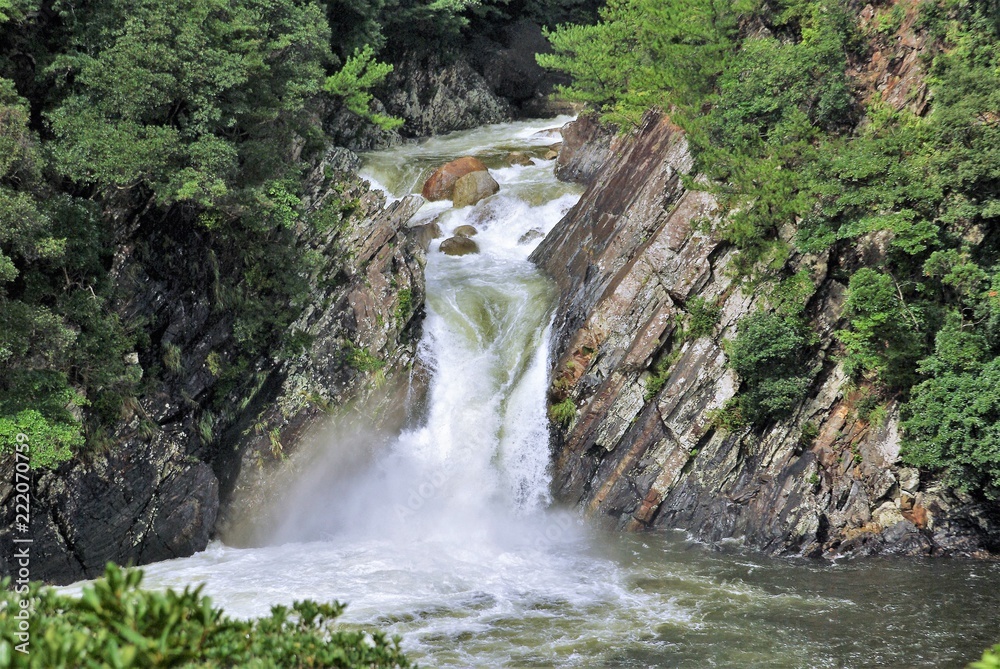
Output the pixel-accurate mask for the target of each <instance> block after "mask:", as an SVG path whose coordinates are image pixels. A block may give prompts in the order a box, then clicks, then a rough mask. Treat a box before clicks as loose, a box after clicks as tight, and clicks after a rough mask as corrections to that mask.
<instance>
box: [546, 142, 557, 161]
mask: <svg viewBox="0 0 1000 669" xmlns="http://www.w3.org/2000/svg"><path fill="white" fill-rule="evenodd" d="M561 148H562V142H558V143H556V144H553V145H552V146H550V147H549V148H548V150H547V151H546V152H545V153H544V154H543V155H542V158H544V159H545V160H555V159H556V158H558V157H559V149H561Z"/></svg>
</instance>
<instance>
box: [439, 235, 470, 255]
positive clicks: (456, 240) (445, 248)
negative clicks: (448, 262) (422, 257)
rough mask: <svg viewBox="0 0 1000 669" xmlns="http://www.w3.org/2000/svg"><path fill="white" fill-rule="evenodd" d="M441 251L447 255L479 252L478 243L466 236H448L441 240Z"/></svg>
mask: <svg viewBox="0 0 1000 669" xmlns="http://www.w3.org/2000/svg"><path fill="white" fill-rule="evenodd" d="M441 253H444V254H445V255H449V256H465V255H469V254H470V253H479V244H476V243H475V242H474V241H472V240H471V239H469V238H468V237H449V238H448V239H446V240H444V241H443V242H441Z"/></svg>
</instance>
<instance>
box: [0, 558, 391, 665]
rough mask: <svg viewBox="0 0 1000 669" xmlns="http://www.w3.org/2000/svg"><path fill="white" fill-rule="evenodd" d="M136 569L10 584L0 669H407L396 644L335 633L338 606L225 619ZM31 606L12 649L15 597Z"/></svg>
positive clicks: (2, 609)
mask: <svg viewBox="0 0 1000 669" xmlns="http://www.w3.org/2000/svg"><path fill="white" fill-rule="evenodd" d="M141 581H142V572H141V571H137V570H132V571H122V570H120V569H119V568H118V567H115V566H114V565H111V564H109V565H108V567H107V569H106V571H105V574H104V577H103V578H99V579H97V580H96V581H94V583H93V584H91V585H88V586H85V587H84V589H83V592H82V594H81V595H80V596H79V597H69V596H66V595H62V594H60V593H58V592H57V591H56V590H54V589H52V588H48V587H44V586H42V585H41V584H39V583H33V584H31V585H30V587H28V588H26V590H27V592H24V593H20V592H14V591H12V590H10V589H9V588H10V580H9V579H7V580H5V581H4V583H3V586H4V587H3V592H2V594H0V665H3V666H11V667H39V668H41V667H44V668H45V669H63V668H66V669H68V668H70V667H123V668H124V667H191V668H193V667H209V666H212V667H216V666H226V667H237V666H238V667H251V668H259V669H272V668H273V669H278V668H279V667H317V668H319V667H324V668H325V667H338V668H344V669H348V668H350V669H353V668H358V669H360V668H361V667H365V668H372V667H380V668H383V667H385V668H390V667H408V666H410V664H409V661H408V660H407V659H406V657H405V656H404V655H403V654H402V652H401V651H400V649H399V639H398V638H393V639H388V638H386V637H385V635H384V634H382V633H381V632H367V631H363V630H349V629H343V628H340V627H338V626H337V625H336V624H335V621H336V619H337V618H338V617H339V616H340V614H341V613H342V612H343V610H344V607H343V606H342V605H340V604H338V603H336V602H335V603H332V604H317V603H315V602H312V601H308V600H306V601H301V602H295V603H294V604H293V605H292V606H291V607H290V608H288V607H284V606H275V607H273V608H272V609H271V614H270V615H269V616H265V617H262V618H257V619H253V620H238V619H234V618H230V617H229V616H226V615H225V613H224V612H223V611H222V609H220V608H217V607H215V606H213V605H212V602H211V600H210V599H209V598H208V597H204V596H202V594H201V586H199V587H198V588H195V589H191V588H185V589H184V591H183V592H176V591H174V590H167V591H166V592H150V591H145V590H141V589H140V585H141ZM22 599H25V600H29V601H31V602H32V604H33V611H32V612H31V614H30V616H28V617H27V619H28V621H29V622H28V624H29V634H30V638H31V644H30V653H29V654H24V653H21V652H18V651H17V650H15V649H16V647H17V646H18V644H20V643H21V639H20V638H19V637H18V636H17V634H18V631H19V627H18V623H19V620H18V618H17V612H18V611H20V610H21V609H20V601H21V600H22Z"/></svg>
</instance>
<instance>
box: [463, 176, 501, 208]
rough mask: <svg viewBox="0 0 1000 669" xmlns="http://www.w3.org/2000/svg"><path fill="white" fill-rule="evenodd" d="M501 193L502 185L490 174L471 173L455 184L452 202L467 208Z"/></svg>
mask: <svg viewBox="0 0 1000 669" xmlns="http://www.w3.org/2000/svg"><path fill="white" fill-rule="evenodd" d="M499 191H500V184H498V183H497V182H496V179H494V178H493V177H492V176H490V173H489V172H486V171H483V172H470V173H469V174H466V175H465V176H463V177H462V178H460V179H459V180H458V181H456V182H455V187H454V189H453V191H452V194H451V201H452V202H453V203H454V204H455V206H456V207H467V206H469V205H472V204H476V203H477V202H479V201H480V200H483V199H485V198H488V197H489V196H490V195H493V194H494V193H498V192H499Z"/></svg>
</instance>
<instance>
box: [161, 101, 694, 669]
mask: <svg viewBox="0 0 1000 669" xmlns="http://www.w3.org/2000/svg"><path fill="white" fill-rule="evenodd" d="M566 120H567V119H557V120H554V121H553V120H550V121H548V122H540V123H538V122H536V123H520V124H509V125H504V126H493V127H491V128H488V129H482V130H478V131H472V132H467V133H458V134H455V135H451V136H448V137H444V138H437V139H433V140H430V141H426V142H423V143H420V144H414V145H408V146H404V147H401V148H397V149H394V150H392V151H388V152H384V153H379V154H373V155H370V156H368V157H367V160H366V166H365V171H364V172H363V174H364V175H365V176H366V178H369V179H370V180H371V181H372V182H373V184H376V185H378V186H379V187H381V188H383V189H385V190H386V191H387V194H389V195H390V196H391V197H401V196H403V195H405V194H407V193H409V192H414V191H419V189H420V186H421V185H422V183H423V180H424V179H425V178H426V177H427V176H428V175H429V172H430V171H431V170H432V169H433V168H434V167H437V166H439V165H440V164H443V163H444V162H447V161H448V160H451V159H453V158H455V157H458V156H461V155H476V156H478V157H480V158H481V159H483V160H484V161H485V162H487V164H488V165H490V167H491V173H492V174H493V176H494V178H496V179H497V181H498V182H499V183H500V187H501V190H500V193H499V194H498V195H496V196H494V197H492V198H489V199H488V200H485V201H483V202H481V203H479V204H478V205H476V206H474V207H466V208H463V209H454V208H452V206H451V203H450V202H447V201H446V202H438V203H427V204H425V205H424V207H423V208H422V209H421V210H420V212H418V214H417V215H416V216H415V218H414V220H413V221H412V222H411V225H416V224H420V223H422V222H427V221H430V220H436V221H437V222H438V224H439V225H440V226H441V228H442V229H443V231H444V237H442V239H444V238H446V237H448V236H450V235H451V233H452V232H453V231H454V229H455V228H456V227H458V226H459V225H467V224H471V225H473V226H475V227H476V228H477V230H478V231H479V233H478V234H477V235H476V237H475V238H474V239H475V241H476V243H477V244H478V245H479V247H480V253H478V254H474V255H467V256H463V257H450V256H446V255H444V254H442V253H440V252H439V251H438V246H439V244H440V242H441V239H439V240H436V241H435V242H434V243H432V245H431V248H430V250H429V253H428V263H427V268H426V280H427V317H426V321H425V324H424V336H423V340H422V342H421V346H420V355H421V357H422V359H423V361H424V362H425V363H426V364H428V366H429V367H430V369H431V370H432V379H431V385H430V400H429V413H428V415H427V417H426V420H425V421H424V422H423V423H422V424H421V425H420V426H418V427H415V428H413V429H410V430H407V431H405V432H404V433H403V434H402V435H401V436H400V437H399V438H398V440H397V441H396V442H395V443H393V444H391V445H390V446H389V447H388V448H387V449H385V451H384V452H383V453H381V454H379V455H377V456H376V457H375V459H374V461H373V462H372V463H371V465H370V466H369V467H368V468H367V469H366V470H364V471H361V472H357V473H355V474H354V475H352V476H351V477H350V478H349V479H347V480H344V479H343V478H342V479H340V480H338V479H337V476H336V472H334V471H330V472H328V474H329V475H330V479H331V485H332V484H334V483H335V484H336V487H337V490H336V492H335V494H332V495H323V496H322V500H321V501H320V500H317V499H316V496H315V494H314V493H312V492H307V493H305V494H303V495H302V497H303V499H301V500H299V501H296V502H294V503H293V504H291V505H290V511H289V515H288V517H287V518H286V522H285V524H284V525H283V526H282V527H279V528H277V529H276V533H275V536H276V538H278V539H279V540H284V541H288V543H281V544H279V545H273V546H266V547H261V548H252V549H234V548H229V547H226V546H223V545H221V544H216V545H213V546H212V547H210V548H209V550H207V551H205V552H204V553H201V554H199V555H196V556H194V557H192V558H188V559H183V560H174V561H170V562H166V563H161V564H158V565H153V566H150V567H147V584H150V585H155V586H159V587H162V586H182V585H185V584H189V583H193V582H205V583H207V592H208V593H209V594H210V595H212V596H213V597H214V598H215V599H216V600H217V601H218V602H220V603H221V604H223V605H224V606H225V608H226V610H227V612H229V613H231V614H233V615H239V616H254V615H260V614H263V613H265V612H267V611H268V609H269V607H270V606H271V605H272V604H274V603H276V602H289V601H291V600H293V599H296V598H306V597H309V598H313V599H320V600H328V599H337V600H340V601H344V602H347V603H349V606H348V609H347V613H346V614H345V616H344V620H345V621H347V622H351V623H359V624H365V625H376V626H378V627H380V628H382V629H386V630H387V631H389V632H391V633H399V634H402V635H403V637H404V646H405V647H406V648H407V649H409V650H411V651H413V652H415V654H416V655H417V656H418V657H424V658H425V659H426V658H432V660H431V663H432V664H434V665H438V666H442V665H453V666H469V665H472V664H478V665H481V666H495V665H496V664H497V663H501V662H507V661H511V660H513V658H515V657H518V656H520V657H521V658H522V660H523V661H528V662H529V663H530V662H532V661H537V662H542V663H545V662H546V660H545V659H544V658H553V657H561V658H563V661H571V658H573V657H574V656H577V655H579V657H578V661H579V662H580V663H586V660H587V657H588V654H587V648H588V647H590V646H591V645H592V644H594V643H603V644H606V645H609V646H610V645H612V644H613V639H614V637H615V636H617V635H621V634H630V633H632V631H634V630H633V629H630V628H634V626H635V624H636V620H635V619H632V620H627V619H619V620H615V619H613V618H611V619H609V618H608V615H609V614H610V612H612V611H616V610H631V611H632V612H633V614H641V615H643V616H646V617H648V618H652V619H654V620H655V619H658V620H665V619H678V620H679V619H682V618H683V613H681V612H680V611H678V610H677V609H676V607H674V606H673V605H672V604H671V603H670V602H669V601H666V600H650V601H648V602H642V601H639V600H637V599H636V597H635V594H634V593H632V592H630V591H629V589H628V588H627V587H626V586H625V585H624V584H623V583H622V582H620V581H621V577H620V574H619V573H618V570H616V568H615V566H614V564H613V563H612V562H610V561H607V560H604V559H599V558H595V557H593V556H590V555H588V551H587V549H586V546H587V544H588V538H587V533H586V531H585V530H584V528H583V526H582V524H581V522H580V521H579V519H578V518H577V517H576V515H575V514H572V513H569V512H555V511H549V510H547V507H548V505H549V502H550V498H549V489H548V488H549V472H548V465H549V445H548V442H549V438H548V420H547V417H546V401H545V397H546V389H547V385H548V382H547V375H548V367H549V364H548V354H547V352H548V348H549V347H548V337H549V325H550V321H551V316H552V311H553V302H554V291H553V288H552V286H551V283H550V281H549V280H548V279H546V278H545V277H544V276H542V275H541V273H540V272H539V271H538V269H537V268H536V267H535V266H534V265H532V264H531V263H529V262H528V260H527V258H528V255H529V254H530V252H531V251H532V250H533V249H534V247H535V246H537V244H538V243H539V241H540V238H541V235H542V234H544V233H547V232H548V231H549V230H550V229H551V228H552V227H553V226H554V225H555V224H556V223H557V222H558V221H559V219H560V218H562V216H563V215H564V214H565V213H566V212H567V211H568V210H569V209H570V207H572V206H573V204H575V203H576V201H577V199H578V198H579V195H580V189H579V187H577V186H574V185H569V184H563V183H560V182H558V181H556V179H555V178H554V175H553V161H551V160H543V159H541V158H540V157H536V158H535V163H536V164H535V165H532V166H506V165H505V164H504V162H502V161H503V158H504V157H505V156H506V154H507V153H508V151H510V150H513V149H519V150H526V151H530V152H533V153H535V154H536V156H537V155H540V154H544V151H545V147H546V146H548V145H551V144H553V143H554V142H556V141H558V140H559V137H558V136H557V135H553V133H552V132H551V131H550V132H544V131H545V130H546V129H549V130H551V129H553V128H558V127H559V126H560V125H561V124H562V123H564V122H565V121H566ZM526 234H528V235H530V237H531V238H530V240H529V239H522V238H523V236H524V235H526ZM330 447H331V448H334V449H339V448H343V447H344V445H343V444H331V445H330ZM310 476H311V478H313V479H315V478H316V477H317V473H316V472H312V473H311V475H310ZM322 476H323V474H322V473H320V474H319V478H320V479H321V480H322ZM289 494H290V495H291V496H293V497H294V496H295V495H296V493H295V491H291V492H290V493H289ZM304 537H305V538H312V539H314V540H313V541H309V542H301V541H296V539H301V538H304ZM317 538H320V539H321V540H315V539H317ZM526 626H527V627H537V628H538V630H539V631H541V630H546V631H545V632H544V634H543V635H541V636H535V635H529V636H528V638H527V639H525V642H527V643H524V642H522V643H520V644H519V643H518V642H517V641H515V640H514V639H513V638H511V637H512V636H514V635H517V634H518V630H519V629H521V630H523V629H525V628H526ZM519 646H521V647H519Z"/></svg>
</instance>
